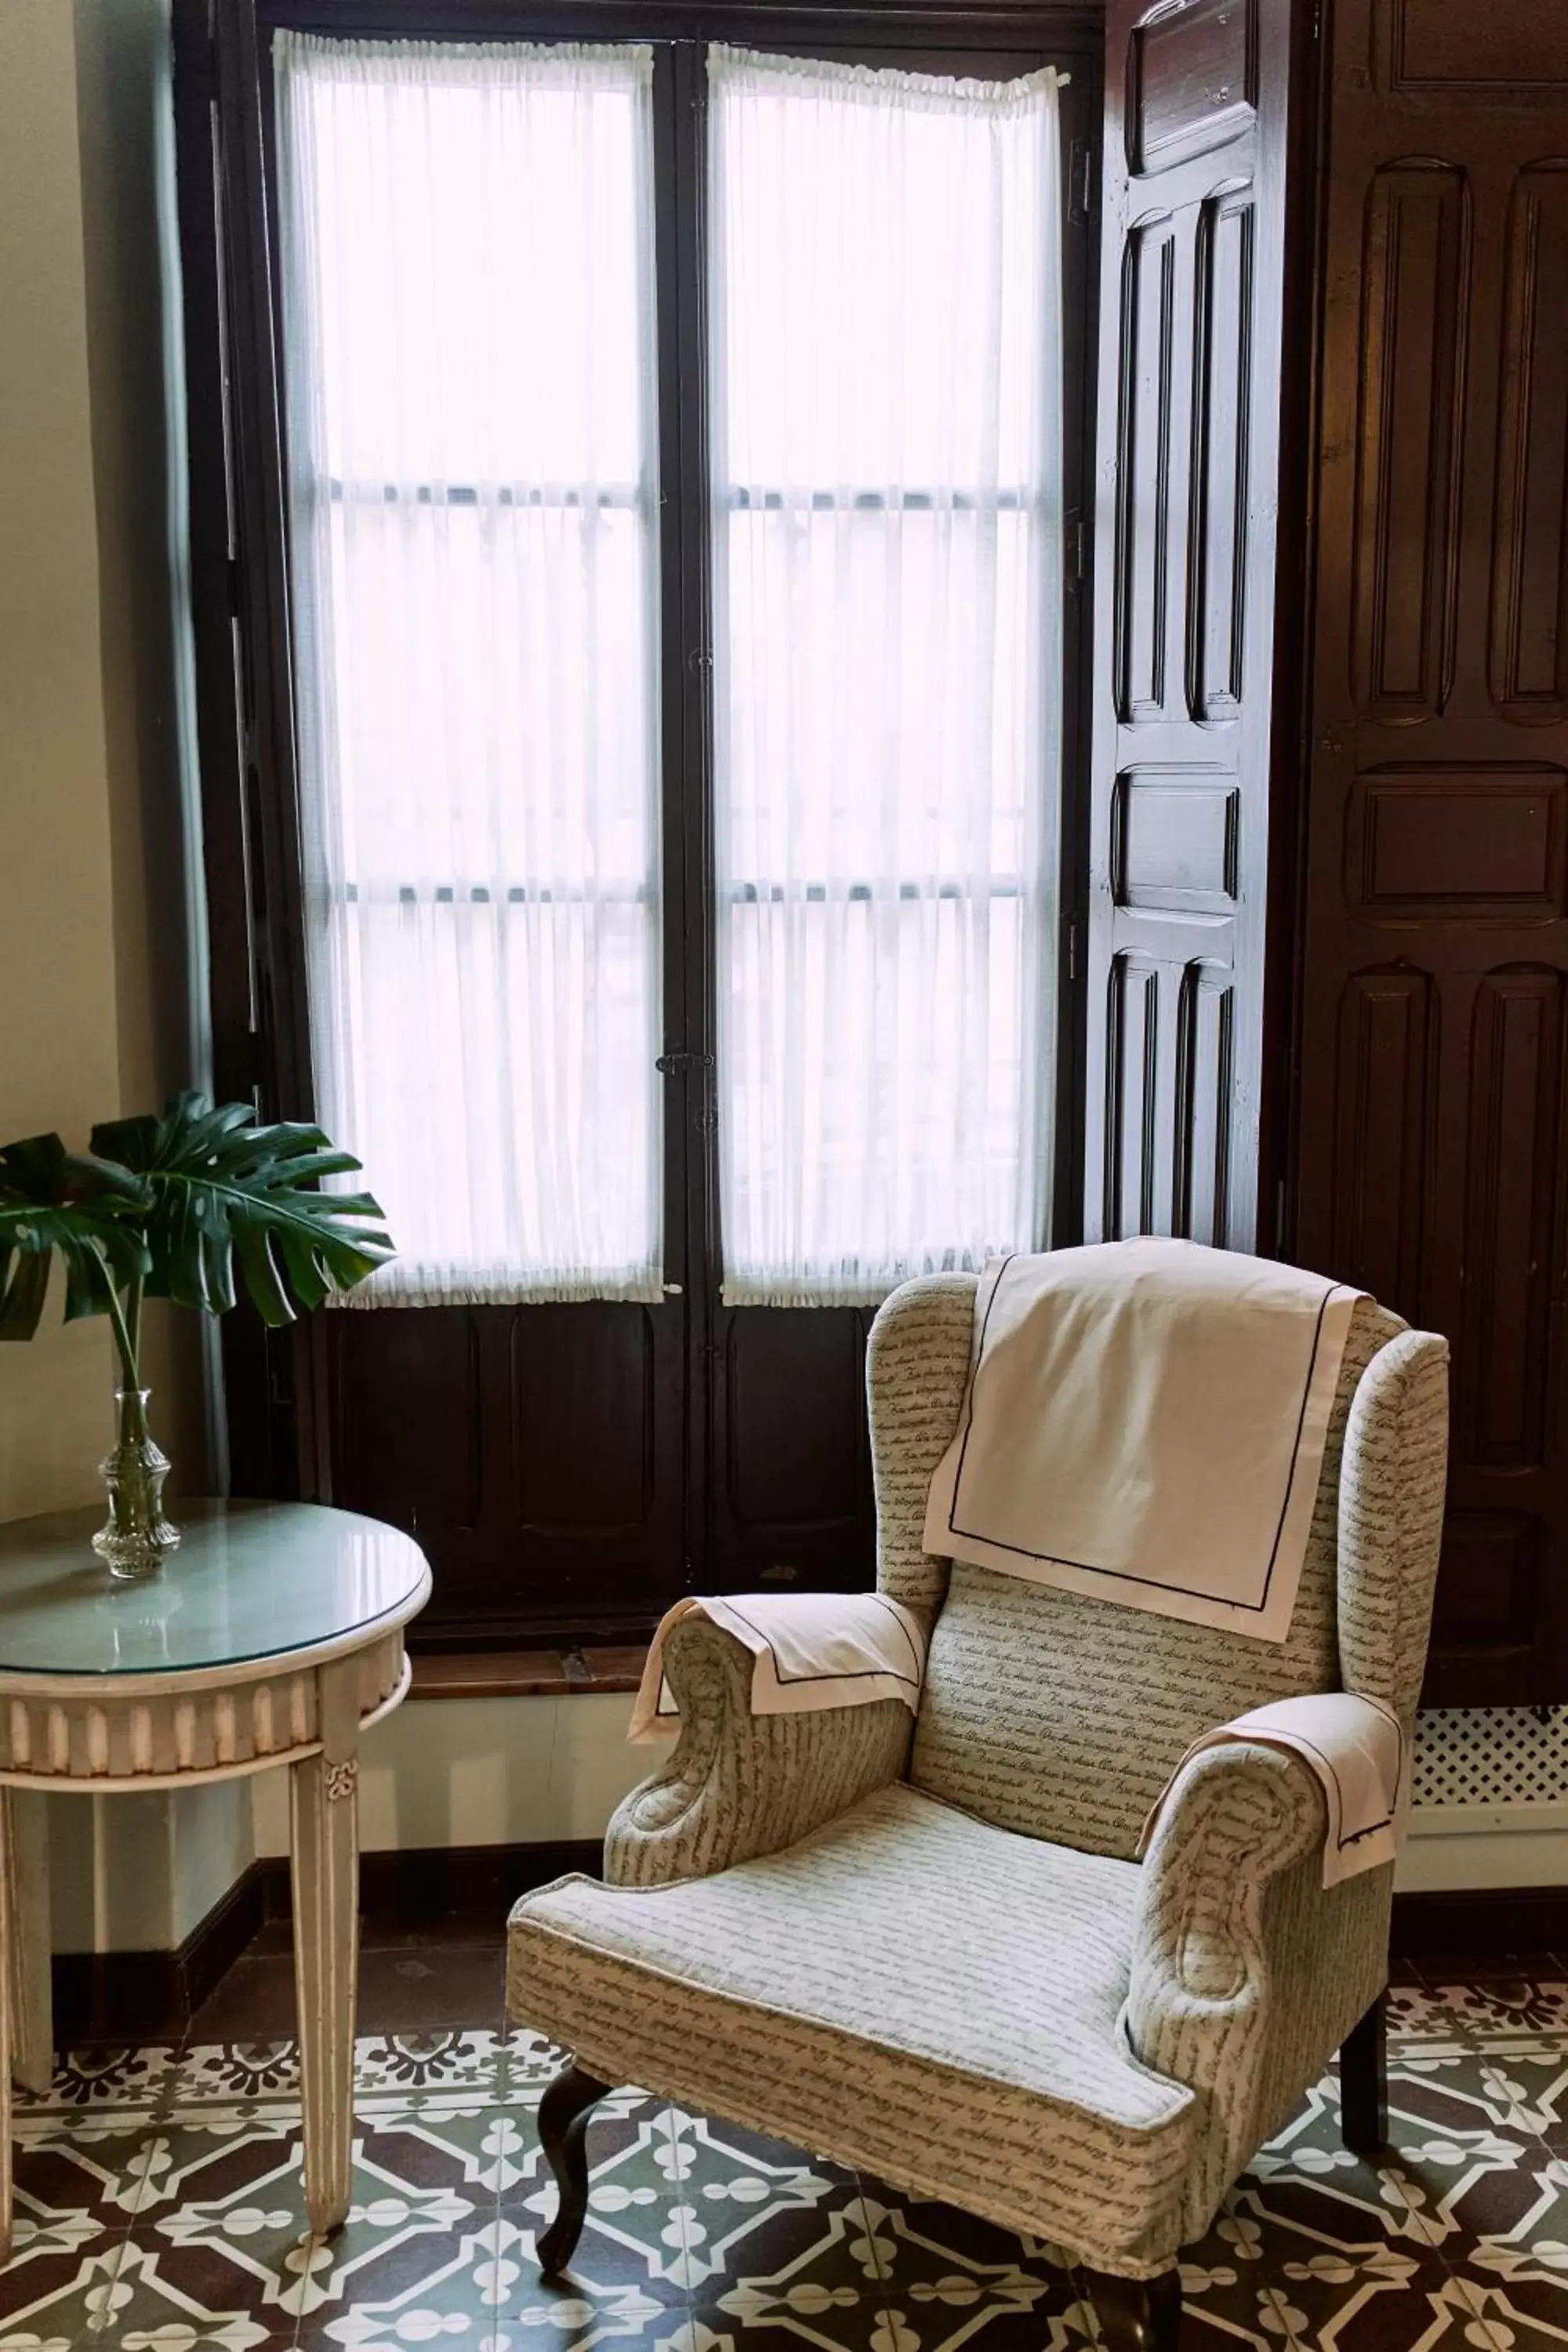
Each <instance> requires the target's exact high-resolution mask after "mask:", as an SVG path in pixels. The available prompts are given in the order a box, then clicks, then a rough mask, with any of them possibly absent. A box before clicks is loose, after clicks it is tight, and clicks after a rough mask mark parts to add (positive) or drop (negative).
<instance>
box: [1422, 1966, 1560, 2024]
mask: <svg viewBox="0 0 1568 2352" xmlns="http://www.w3.org/2000/svg"><path fill="white" fill-rule="evenodd" d="M1432 1991H1433V1994H1434V1996H1435V1998H1436V2000H1439V2001H1441V2002H1443V2003H1444V2005H1445V2006H1446V2007H1447V2009H1448V2010H1449V2011H1451V2012H1452V2014H1453V2015H1454V2016H1455V2017H1456V2018H1457V2019H1458V2022H1459V2027H1460V2030H1461V2031H1462V2032H1473V2033H1480V2034H1494V2033H1498V2032H1510V2033H1521V2034H1522V2033H1553V2032H1555V2033H1560V2034H1568V1982H1562V1981H1555V1980H1553V1979H1546V1978H1540V1977H1505V1976H1497V1977H1490V1976H1489V1977H1486V1978H1482V1979H1478V1980H1477V1981H1476V1982H1474V1983H1470V1984H1446V1983H1443V1982H1440V1981H1435V1982H1434V1983H1433V1985H1432Z"/></svg>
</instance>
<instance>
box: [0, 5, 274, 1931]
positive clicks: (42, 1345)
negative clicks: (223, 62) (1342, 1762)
mask: <svg viewBox="0 0 1568 2352" xmlns="http://www.w3.org/2000/svg"><path fill="white" fill-rule="evenodd" d="M167 53H168V44H167V23H166V10H165V6H164V0H79V5H74V6H73V5H72V0H0V844H3V845H4V855H3V856H0V1006H3V1007H4V1016H3V1017H0V1141H8V1140H10V1139H12V1138H13V1137H16V1136H18V1135H29V1134H35V1133H37V1131H39V1130H40V1129H48V1128H57V1129H59V1131H60V1132H61V1133H62V1134H63V1135H65V1136H66V1138H67V1139H68V1140H69V1141H72V1142H85V1141H86V1139H87V1135H88V1130H89V1128H90V1127H91V1125H92V1123H93V1121H94V1120H95V1119H99V1118H112V1117H114V1116H116V1115H117V1114H119V1113H121V1112H125V1111H140V1110H144V1109H149V1108H153V1107H154V1105H155V1104H156V1102H157V1101H158V1100H159V1099H160V1097H161V1096H162V1094H163V1091H165V1090H166V1089H167V1088H168V1087H171V1086H173V1085H175V1084H178V1083H182V1082H186V1081H187V1080H188V1077H189V1075H190V1072H191V1069H192V1066H193V1055H194V1050H195V1048H194V1042H193V1030H192V1005H193V994H192V990H191V986H190V973H191V958H190V952H189V948H188V944H187V895H186V892H185V888H184V856H185V851H184V842H185V840H186V839H187V838H189V837H190V836H189V835H188V830H187V827H186V826H185V824H184V823H183V821H182V789H183V788H182V782H181V765H180V740H179V739H180V726H179V695H180V684H181V663H180V658H179V654H178V650H177V646H176V642H175V623H174V598H173V595H172V593H171V586H172V583H171V561H170V546H171V528H172V523H173V521H174V515H173V514H172V510H171V498H170V491H171V486H172V484H175V485H176V487H177V481H176V477H177V469H175V468H171V467H170V466H169V464H168V463H167V460H166V447H167V442H168V423H167V418H168V414H169V411H168V407H167V404H166V400H165V378H166V360H167V355H168V351H169V343H170V332H169V330H170V321H169V320H168V318H167V316H166V313H165V309H164V303H163V295H162V293H161V290H160V289H161V282H162V276H163V273H162V271H161V268H160V247H161V241H162V239H163V227H164V217H165V209H166V208H165V205H164V204H163V200H162V196H163V191H164V189H165V187H166V173H165V168H164V167H165V166H166V162H167V151H166V144H165V143H164V134H163V131H162V130H161V127H160V125H161V110H162V108H163V103H164V100H165V99H166V74H167V62H166V60H167ZM149 1337H150V1342H151V1363H150V1371H151V1377H152V1381H153V1389H154V1408H153V1409H154V1414H155V1425H156V1427H157V1429H158V1432H159V1434H160V1435H161V1437H162V1438H163V1443H164V1444H165V1446H166V1447H167V1449H168V1450H169V1452H170V1453H171V1454H173V1455H174V1461H175V1465H176V1467H175V1480H174V1486H176V1487H177V1486H179V1485H181V1484H184V1486H185V1487H186V1488H187V1490H188V1489H189V1488H191V1487H195V1488H197V1489H199V1488H200V1486H202V1485H203V1484H204V1483H205V1465H204V1455H205V1437H204V1414H203V1409H202V1364H201V1354H200V1348H199V1344H198V1342H197V1335H196V1333H195V1330H194V1329H193V1328H190V1327H189V1325H188V1323H187V1325H186V1326H185V1328H183V1329H182V1328H179V1327H178V1326H177V1325H175V1323H174V1318H168V1322H167V1324H166V1325H165V1324H160V1322H159V1321H158V1318H157V1316H156V1314H154V1316H153V1322H152V1327H151V1328H150V1333H149ZM111 1387H112V1359H111V1352H110V1344H109V1336H108V1330H107V1327H106V1326H105V1325H104V1324H103V1323H102V1322H100V1321H97V1320H95V1321H91V1322H88V1323H79V1324H76V1325H74V1326H72V1327H70V1328H65V1327H64V1326H63V1325H62V1324H61V1322H60V1319H59V1313H58V1297H57V1298H56V1299H55V1300H52V1301H51V1304H50V1308H49V1310H48V1312H47V1316H46V1320H45V1326H44V1328H43V1329H42V1330H41V1331H40V1333H39V1335H38V1337H37V1339H35V1340H33V1341H32V1342H31V1343H30V1344H29V1345H27V1346H26V1347H18V1346H10V1347H0V1517H6V1518H13V1517H23V1516H26V1514H27V1513H29V1512H32V1511H43V1510H50V1509H55V1508H59V1507H64V1506H67V1505H69V1504H76V1503H87V1502H92V1501H96V1500H97V1499H98V1498H99V1496H100V1494H101V1488H100V1486H99V1483H98V1480H97V1476H96V1465H97V1463H98V1461H99V1459H100V1456H101V1454H103V1452H104V1450H105V1448H106V1445H107V1444H108V1441H109V1438H110V1427H111V1406H110V1391H111ZM49 1815H50V1844H51V1850H52V1862H53V1869H52V1878H53V1899H54V1927H55V1940H56V1943H57V1945H58V1946H59V1947H60V1948H66V1949H79V1948H100V1949H111V1948H117V1947H127V1946H138V1945H152V1946H161V1945H169V1944H173V1943H175V1942H177V1941H178V1940H179V1939H180V1937H182V1936H183V1935H184V1933H185V1932H186V1931H187V1929H188V1928H189V1927H190V1926H191V1925H192V1924H194V1921H195V1918H196V1917H198V1916H200V1914H201V1913H202V1912H203V1911H205V1909H206V1908H207V1907H208V1906H209V1904H210V1903H211V1902H212V1901H213V1900H214V1899H215V1898H216V1895H217V1894H218V1893H220V1892H221V1891H222V1888H223V1886H224V1885H226V1884H227V1883H228V1881H229V1879H230V1878H232V1876H233V1875H234V1874H235V1873H236V1871H237V1870H238V1869H241V1868H243V1867H244V1864H245V1863H246V1862H247V1860H248V1858H249V1853H250V1820H249V1801H248V1792H247V1791H244V1790H237V1789H219V1790H202V1791H198V1792H192V1793H191V1794H189V1795H186V1796H184V1797H181V1798H180V1799H178V1800H177V1801H175V1800H172V1799H169V1798H166V1797H159V1796H149V1797H146V1798H138V1799H135V1800H132V1801H122V1800H116V1801H107V1800H88V1799H56V1800H51V1801H50V1805H49Z"/></svg>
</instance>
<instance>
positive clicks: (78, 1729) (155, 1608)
mask: <svg viewBox="0 0 1568 2352" xmlns="http://www.w3.org/2000/svg"><path fill="white" fill-rule="evenodd" d="M102 1516H103V1510H102V1506H101V1505H100V1506H99V1507H98V1508H97V1509H96V1510H86V1511H58V1512H51V1513H50V1514H49V1515H48V1516H47V1517H43V1518H34V1519H15V1520H12V1521H11V1522H10V1523H9V1525H0V2260H4V2259H5V2255H6V2254H7V2253H8V2252H9V2251H10V2242H11V2171H12V2164H11V2078H12V2073H13V2069H14V2067H15V2066H16V2063H17V2059H18V2053H19V2047H20V2054H21V2057H22V2060H23V2064H22V2068H21V2071H22V2073H23V2075H24V2079H26V2078H27V2073H28V2063H29V2061H30V2063H31V2065H32V2068H33V2070H34V2071H35V2072H36V2071H37V2066H38V2063H39V2052H40V2047H41V2049H42V2051H43V2052H45V2053H47V2048H48V2042H49V2038H50V2037H49V2030H48V2022H47V1983H48V1978H47V1968H48V1928H47V1906H46V1916H44V1917H43V1918H42V1919H40V1918H39V1917H38V1916H37V1911H38V1905H39V1887H38V1885H34V1887H33V1889H32V1899H31V1901H30V1902H29V1900H28V1899H27V1896H26V1892H25V1890H26V1885H27V1881H28V1879H29V1878H30V1877H35V1878H37V1879H39V1880H41V1878H42V1876H43V1874H42V1872H41V1871H29V1870H28V1868H27V1867H26V1857H25V1856H24V1857H21V1860H22V1866H21V1867H20V1868H19V1866H18V1864H19V1855H18V1838H17V1828H18V1823H17V1822H16V1819H15V1817H14V1816H15V1813H16V1808H15V1807H14V1805H13V1801H12V1792H13V1791H14V1790H20V1789H31V1790H47V1792H48V1793H49V1794H51V1795H58V1794H62V1793H67V1792H68V1791H70V1790H79V1791H80V1792H81V1793H82V1794H83V1795H86V1796H104V1795H107V1794H111V1793H114V1792H116V1791H121V1790H143V1789H178V1788H183V1787H184V1786H185V1785H186V1784H187V1783H188V1782H193V1781H197V1780H232V1779H235V1778H237V1776H239V1775H240V1774H243V1773H247V1772H263V1771H266V1770H268V1769H269V1768H270V1767H271V1766H273V1765H279V1764H287V1765H288V1766H289V1768H290V1770H289V1780H290V1790H289V1796H290V1806H289V1812H290V1821H291V1838H290V1847H291V1855H290V1865H291V1873H292V1879H293V1894H294V1981H295V1988H296V1993H297V1998H298V2002H299V2012H300V2016H299V2026H300V2097H301V2102H302V2105H303V2110H304V2143H305V2208H306V2211H307V2213H308V2215H309V2217H310V2227H311V2229H312V2230H313V2231H317V2232H319V2233H321V2234H325V2233H326V2232H327V2231H331V2230H335V2229H337V2228H338V2227H339V2226H340V2225H341V2224H342V2221H344V2220H345V2219H346V2217H347V2214H348V2210H349V2165H350V2155H351V2131H352V2127H353V2030H354V1989H355V1979H356V1977H357V1974H358V1967H359V1790H358V1780H359V1765H358V1761H357V1750H358V1747H359V1736H360V1733H361V1732H362V1731H363V1730H364V1729H365V1728H366V1727H367V1726H369V1725H370V1724H373V1723H378V1722H379V1721H380V1720H381V1718H382V1717H383V1716H384V1715H390V1713H391V1712H392V1710H393V1708H394V1707H395V1706H396V1705H397V1703H398V1701H399V1700H400V1699H401V1698H402V1697H403V1696H404V1694H405V1691H406V1690H407V1688H408V1676H409V1666H408V1660H407V1657H406V1655H405V1650H404V1642H403V1633H404V1628H405V1625H406V1624H407V1622H408V1620H409V1619H410V1618H411V1617H413V1616H415V1615H416V1613H417V1612H418V1611H419V1610H421V1609H422V1608H423V1607H424V1605H425V1602H426V1600H427V1599H428V1598H429V1593H430V1571H429V1570H428V1568H427V1567H426V1564H425V1559H424V1555H423V1553H422V1552H421V1551H420V1549H419V1548H418V1546H417V1544H416V1543H413V1542H411V1541H410V1539H409V1538H408V1537H407V1536H405V1535H402V1534H400V1533H399V1532H398V1530H397V1529H396V1528H389V1527H384V1526H383V1525H382V1524H381V1522H380V1521H379V1520H375V1519H363V1518H360V1517H357V1516H355V1515H354V1514H353V1512H349V1511H332V1510H327V1509H324V1508H322V1507H321V1506H319V1505H316V1504H311V1503H216V1502H196V1503H183V1504H181V1505H180V1507H179V1508H178V1510H177V1512H176V1517H178V1519H179V1521H180V1525H181V1531H182V1539H181V1543H180V1548H179V1549H178V1550H177V1551H175V1552H173V1553H171V1555H170V1557H169V1558H168V1559H166V1560H165V1561H164V1563H163V1567H162V1568H161V1569H160V1570H159V1571H158V1573H157V1575H156V1576H153V1577H152V1578H150V1579H149V1580H147V1581H146V1582H145V1583H120V1582H117V1581H115V1580H113V1579H111V1578H110V1575H109V1573H108V1571H107V1570H106V1569H104V1568H103V1567H102V1565H101V1564H100V1562H99V1561H98V1560H97V1559H95V1558H94V1556H93V1554H92V1552H91V1550H90V1549H89V1538H90V1536H91V1534H92V1531H93V1529H94V1528H95V1527H96V1526H97V1524H98V1522H99V1521H100V1519H101V1517H102ZM27 1811H28V1815H29V1818H30V1821H31V1822H33V1823H35V1824H37V1823H38V1822H40V1821H41V1813H42V1808H41V1807H30V1808H28V1809H27ZM27 1834H28V1836H32V1835H37V1834H41V1830H38V1829H34V1830H29V1832H28V1833H27ZM24 1843H26V1840H24ZM29 1914H31V1916H29Z"/></svg>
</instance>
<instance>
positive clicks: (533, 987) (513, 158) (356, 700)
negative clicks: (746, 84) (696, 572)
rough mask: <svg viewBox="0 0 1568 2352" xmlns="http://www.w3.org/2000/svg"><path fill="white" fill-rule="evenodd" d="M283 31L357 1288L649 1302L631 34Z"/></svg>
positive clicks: (312, 907)
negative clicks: (453, 41)
mask: <svg viewBox="0 0 1568 2352" xmlns="http://www.w3.org/2000/svg"><path fill="white" fill-rule="evenodd" d="M276 55H277V66H278V91H279V152H280V165H281V180H282V197H283V207H282V209H283V230H284V234H283V240H282V242H283V256H282V258H283V283H284V346H285V348H284V358H285V371H286V377H287V389H288V395H289V460H290V523H291V534H292V554H293V570H294V608H293V621H294V632H295V657H296V677H297V691H298V696H299V737H300V798H301V814H302V825H303V834H304V853H305V880H306V913H307V922H308V929H309V958H310V1014H311V1039H312V1050H313V1057H314V1063H315V1076H316V1091H317V1099H318V1104H319V1108H320V1112H321V1118H322V1120H323V1122H324V1123H325V1124H326V1126H327V1127H328V1128H329V1129H330V1130H331V1132H332V1133H333V1134H334V1135H335V1136H337V1137H339V1138H340V1139H342V1141H343V1142H345V1143H346V1144H347V1145H348V1146H349V1147H350V1148H351V1149H352V1150H355V1151H356V1152H357V1153H358V1154H359V1155H360V1157H361V1158H362V1159H363V1160H364V1162H365V1165H366V1168H367V1171H368V1172H369V1178H370V1181H371V1183H372V1184H373V1186H374V1190H375V1192H376V1193H377V1195H378V1197H379V1198H380V1200H381V1202H382V1203H383V1205H384V1208H385V1211H386V1213H387V1219H388V1223H389V1224H390V1226H391V1229H392V1233H393V1236H394V1239H395V1241H396V1242H397V1244H398V1245H399V1248H400V1250H401V1252H402V1255H401V1257H400V1258H399V1260H398V1262H397V1264H396V1265H394V1266H392V1267H390V1268H388V1269H387V1271H386V1272H385V1274H384V1275H381V1276H376V1277H374V1278H373V1281H372V1283H370V1284H368V1285H366V1286H365V1293H368V1294H369V1297H370V1302H371V1303H373V1304H374V1303H377V1302H378V1301H379V1302H380V1303H416V1304H418V1303H429V1302H435V1301H439V1300H447V1299H450V1300H460V1299H480V1298H489V1299H510V1298H563V1297H567V1298H570V1297H658V1296H659V1295H660V1293H659V1263H658V1261H659V1218H660V1212H659V1190H660V1187H659V1151H658V1125H657V1114H656V1095H655V1087H656V1084H657V1081H656V1077H655V1073H654V1067H653V1065H654V1059H655V1056H656V1055H657V1054H658V1050H659V1047H658V871H657V864H658V856H657V841H658V832H657V824H656V819H655V809H656V782H655V776H656V771H655V686H654V662H653V628H654V601H653V600H654V562H653V552H652V540H653V527H654V526H653V518H654V513H655V496H654V486H653V466H652V456H651V451H652V446H653V439H652V436H653V411H654V397H655V395H654V388H653V387H654V374H653V368H654V360H653V293H652V279H651V253H650V240H651V219H652V193H651V161H650V157H651V147H650V139H649V89H650V82H651V71H652V64H651V52H650V51H648V50H647V49H646V48H637V47H626V48H618V49H607V48H606V49H583V48H525V47H503V46H497V47H489V48H484V49H465V48H461V47H444V48H439V49H433V48H431V47H424V46H402V47H400V46H394V45H379V44H375V43H368V42H335V41H321V40H316V39H312V38H309V37H301V36H299V35H292V34H282V35H279V37H278V42H277V52H276ZM365 1293H357V1292H356V1294H355V1297H356V1300H357V1299H359V1298H360V1297H363V1296H364V1295H365Z"/></svg>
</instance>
